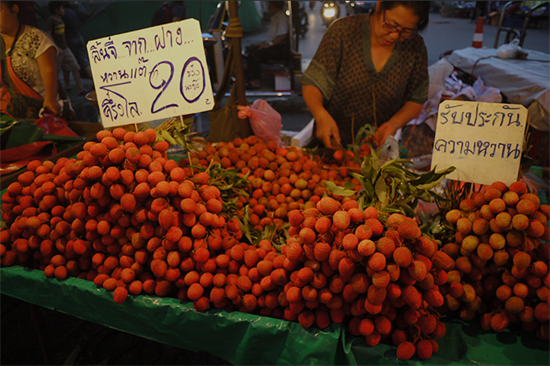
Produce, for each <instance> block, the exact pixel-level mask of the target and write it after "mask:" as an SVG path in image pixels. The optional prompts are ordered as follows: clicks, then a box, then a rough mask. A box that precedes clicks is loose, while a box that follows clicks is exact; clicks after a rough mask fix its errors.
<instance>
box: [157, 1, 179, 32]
mask: <svg viewBox="0 0 550 366" xmlns="http://www.w3.org/2000/svg"><path fill="white" fill-rule="evenodd" d="M183 19H185V1H172V2H171V3H167V2H164V3H162V6H161V7H160V8H159V9H158V10H157V11H155V13H154V14H153V18H152V19H151V26H156V25H161V24H166V23H171V22H177V21H180V20H183Z"/></svg>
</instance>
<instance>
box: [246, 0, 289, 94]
mask: <svg viewBox="0 0 550 366" xmlns="http://www.w3.org/2000/svg"><path fill="white" fill-rule="evenodd" d="M284 6H285V2H284V1H270V2H269V16H270V22H269V28H268V30H267V39H266V40H265V42H260V43H254V44H252V45H250V46H248V47H247V49H248V68H247V79H248V80H247V85H246V87H247V89H259V88H260V86H261V82H260V77H261V63H262V62H266V61H269V60H273V61H286V60H288V59H289V57H290V46H289V42H290V40H289V35H288V17H287V15H286V14H285V12H284Z"/></svg>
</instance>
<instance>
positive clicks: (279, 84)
mask: <svg viewBox="0 0 550 366" xmlns="http://www.w3.org/2000/svg"><path fill="white" fill-rule="evenodd" d="M291 77H292V76H291V74H290V73H289V72H282V73H275V91H291V90H292V82H291Z"/></svg>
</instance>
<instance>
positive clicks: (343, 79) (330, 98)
mask: <svg viewBox="0 0 550 366" xmlns="http://www.w3.org/2000/svg"><path fill="white" fill-rule="evenodd" d="M428 21H429V2H428V1H379V2H378V3H377V4H376V8H375V9H374V10H373V11H372V12H371V13H370V14H360V15H355V16H349V17H345V18H340V19H338V20H337V21H335V22H334V23H333V24H332V25H331V26H330V27H329V28H328V29H327V31H326V33H325V35H324V36H323V39H322V40H321V44H320V45H319V48H318V49H317V52H316V53H315V56H314V57H313V60H312V62H311V63H310V65H309V67H308V68H307V70H306V72H305V73H304V76H303V77H302V80H301V83H302V93H303V97H304V101H305V102H306V104H307V106H308V108H309V110H310V111H311V113H312V114H313V117H314V118H315V128H316V132H315V135H316V137H317V138H318V139H319V140H320V142H322V143H323V144H324V145H325V146H326V147H327V148H331V149H333V148H335V147H334V145H333V141H336V142H337V143H340V144H342V145H343V146H345V145H346V144H350V143H352V142H353V139H354V137H355V136H356V135H357V132H358V131H359V129H360V128H361V126H363V125H364V124H371V125H374V126H375V127H377V128H378V129H377V133H376V134H375V135H374V141H373V142H374V143H375V145H381V144H382V143H384V142H385V141H386V139H387V138H388V136H390V135H392V136H393V135H395V133H396V132H397V131H398V130H399V129H400V128H401V127H403V126H404V125H406V124H407V123H408V122H409V121H411V120H412V119H414V118H415V117H416V116H417V115H418V113H420V111H421V109H422V105H423V104H424V102H425V101H426V100H427V95H428V56H427V50H426V46H425V44H424V40H423V39H422V37H420V36H419V35H418V31H421V30H423V29H424V28H426V26H427V25H428Z"/></svg>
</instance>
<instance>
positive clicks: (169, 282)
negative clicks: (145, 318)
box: [0, 128, 550, 360]
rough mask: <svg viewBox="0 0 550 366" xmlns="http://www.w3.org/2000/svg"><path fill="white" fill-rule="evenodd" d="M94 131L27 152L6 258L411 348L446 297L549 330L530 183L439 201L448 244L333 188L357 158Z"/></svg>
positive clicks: (548, 213)
mask: <svg viewBox="0 0 550 366" xmlns="http://www.w3.org/2000/svg"><path fill="white" fill-rule="evenodd" d="M97 139H98V142H88V143H86V144H85V145H84V150H83V151H81V152H79V153H78V155H77V156H76V159H67V158H62V159H59V160H58V161H57V162H56V163H53V162H50V161H44V162H39V161H33V162H31V163H29V165H28V171H26V172H25V173H23V174H21V175H20V176H19V177H18V180H17V182H14V183H12V184H11V185H10V186H9V187H8V188H7V191H6V192H5V193H4V194H3V196H2V220H3V221H4V222H5V223H6V224H7V227H4V228H2V229H0V257H1V264H2V265H3V266H12V265H23V266H27V267H32V268H38V269H41V270H43V271H44V272H45V274H46V276H48V277H56V278H58V279H64V278H66V277H67V276H73V277H79V278H82V279H86V280H90V281H94V283H95V284H96V285H97V286H99V287H103V288H105V289H106V290H108V291H113V297H114V301H115V302H117V303H120V302H123V301H124V300H125V299H126V298H127V296H128V295H129V294H130V295H134V296H136V295H140V294H142V293H145V294H149V295H153V294H154V295H156V296H170V297H177V298H179V299H181V300H185V301H192V302H193V306H194V307H195V309H197V310H198V311H205V310H207V309H209V308H210V307H215V308H220V309H221V308H223V309H227V310H238V311H242V312H248V313H255V314H260V315H262V316H271V317H275V318H281V319H286V320H289V321H298V322H299V323H300V324H301V325H302V326H303V327H306V328H307V327H311V326H316V327H318V328H320V329H324V328H326V327H328V326H329V324H330V323H343V324H345V325H346V326H347V329H348V331H349V332H350V333H351V334H353V335H355V336H362V337H364V338H365V340H366V342H367V344H369V345H370V346H374V345H376V344H378V343H380V342H383V343H387V344H393V345H395V346H397V356H398V357H399V358H400V359H402V360H407V359H409V358H411V357H413V356H414V355H415V354H416V355H417V356H418V357H419V358H420V359H427V358H429V357H431V356H432V354H433V353H435V352H437V351H438V348H439V347H438V344H437V342H436V339H438V338H441V337H442V336H443V335H444V334H445V325H444V323H442V322H441V315H442V314H444V313H446V312H449V311H458V312H459V314H460V316H461V317H462V318H463V319H466V320H471V319H473V318H474V317H475V316H476V315H478V314H479V315H481V326H482V327H483V328H484V329H492V330H495V331H502V330H504V329H506V327H507V326H508V324H509V323H510V322H521V324H522V326H523V327H524V329H526V330H531V331H536V332H537V335H539V336H540V337H541V338H544V339H548V318H549V309H548V302H549V291H548V285H549V283H548V281H549V275H548V260H549V245H548V236H549V230H548V226H547V221H548V218H549V217H550V208H549V207H548V206H547V205H540V201H538V197H537V196H535V195H533V194H531V193H528V192H527V188H526V186H525V185H524V184H522V183H517V184H516V183H515V184H512V185H511V186H510V187H506V186H505V185H502V184H498V183H495V184H494V185H493V186H491V187H485V188H484V189H483V190H482V191H481V192H478V193H475V194H474V195H473V196H472V197H470V198H468V199H465V200H463V201H461V202H460V209H455V210H451V211H449V212H448V213H447V214H446V218H447V220H448V222H449V223H450V224H451V225H453V229H455V230H456V235H455V236H454V240H453V241H452V242H450V243H443V245H442V246H441V248H440V247H439V245H438V244H437V242H436V241H435V240H433V239H432V238H430V237H429V236H427V235H425V234H423V233H422V232H421V230H420V228H419V226H418V223H417V222H416V221H415V219H413V218H409V217H406V216H404V215H401V214H397V213H394V214H389V213H385V212H379V211H378V210H377V209H376V208H375V207H367V208H365V209H364V210H363V209H361V208H360V207H359V203H358V202H357V201H356V200H355V199H354V197H345V198H344V197H340V196H337V195H335V194H332V193H330V192H328V190H327V188H326V187H324V185H323V182H324V181H326V180H331V181H335V182H336V183H337V184H339V185H343V184H345V183H346V182H349V183H351V184H353V186H355V187H356V189H357V190H359V189H360V184H359V182H358V181H357V179H355V178H351V177H350V175H349V174H348V173H349V171H348V169H347V167H346V166H347V165H349V167H351V168H353V169H355V168H358V165H353V164H354V163H353V162H352V160H351V156H344V155H342V156H341V157H340V156H336V157H335V158H336V161H337V162H336V163H331V162H328V163H326V162H324V161H321V160H319V159H316V158H312V157H310V156H308V155H307V154H305V153H304V152H303V151H301V150H298V149H295V148H284V147H283V148H282V147H277V145H276V144H274V143H264V142H262V141H260V140H258V139H257V138H256V137H254V136H252V137H248V138H246V139H244V140H243V139H236V140H235V141H233V142H229V143H220V144H217V145H216V146H214V145H212V144H207V146H206V148H205V150H203V151H201V152H195V153H192V154H191V156H190V159H189V160H187V159H181V160H180V162H179V163H176V162H175V161H174V160H171V159H167V155H166V151H167V149H168V147H169V146H168V143H167V142H165V141H160V142H156V133H155V131H154V130H152V129H147V130H145V131H140V132H129V131H126V130H125V129H123V128H116V129H114V130H113V131H112V132H110V131H101V132H99V133H98V134H97ZM363 153H365V154H367V153H369V152H368V151H366V150H364V151H363ZM339 159H340V160H339ZM339 161H341V162H344V161H345V165H346V166H344V167H343V166H342V163H340V164H339V163H338V162H339ZM213 162H214V163H215V162H217V163H219V164H220V165H221V166H222V167H224V168H225V169H236V170H237V171H238V175H239V177H240V178H243V177H247V179H248V183H249V187H248V192H249V193H250V195H249V196H246V195H239V196H238V197H235V198H236V199H237V204H236V216H237V217H238V218H239V219H242V218H243V216H244V213H245V208H246V207H248V210H247V212H248V213H249V215H248V216H249V217H248V219H249V220H250V223H252V225H253V226H254V227H255V228H257V229H258V230H263V229H264V228H265V227H266V226H268V225H272V224H273V225H276V226H277V227H279V228H280V227H282V225H283V224H285V223H288V224H289V225H290V228H289V229H288V234H289V237H288V239H287V240H286V244H284V245H283V246H282V248H281V249H280V251H278V250H277V249H276V246H275V245H273V244H274V243H272V242H270V241H269V240H267V239H264V240H261V241H260V242H259V243H251V242H246V240H245V239H246V238H245V236H244V235H243V230H242V228H241V223H240V222H239V220H238V219H237V217H233V216H231V213H230V212H228V211H227V210H225V209H224V204H226V203H227V202H224V201H223V200H222V194H221V192H220V188H218V186H216V185H215V184H214V182H213V179H211V177H210V176H209V174H208V173H206V172H203V171H199V169H197V168H196V167H195V166H203V167H205V168H206V167H208V166H210V165H211V164H212V163H213ZM206 171H208V170H206ZM246 174H248V175H246ZM275 239H276V240H277V242H279V238H275Z"/></svg>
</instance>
